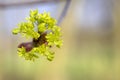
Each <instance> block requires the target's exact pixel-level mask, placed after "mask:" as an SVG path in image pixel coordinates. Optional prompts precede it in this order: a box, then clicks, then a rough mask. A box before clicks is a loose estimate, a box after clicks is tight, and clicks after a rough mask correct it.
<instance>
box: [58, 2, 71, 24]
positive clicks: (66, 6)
mask: <svg viewBox="0 0 120 80" xmlns="http://www.w3.org/2000/svg"><path fill="white" fill-rule="evenodd" d="M70 3H71V0H66V4H65V7H64V9H63V11H62V13H61V15H60V17H59V20H58V25H60V23H61V22H62V20H63V18H64V17H65V16H66V14H67V11H68V9H69V6H70Z"/></svg>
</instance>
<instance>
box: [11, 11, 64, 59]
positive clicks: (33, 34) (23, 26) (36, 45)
mask: <svg viewBox="0 0 120 80" xmlns="http://www.w3.org/2000/svg"><path fill="white" fill-rule="evenodd" d="M60 31H61V28H60V27H59V26H57V21H56V20H55V19H54V18H52V17H51V16H50V14H49V13H46V12H44V13H38V10H30V14H29V17H27V18H26V22H21V23H19V24H18V27H17V28H15V29H13V31H12V33H13V34H14V35H17V34H18V33H19V34H21V35H22V36H23V37H25V38H30V39H32V42H26V43H21V44H20V45H19V46H18V54H19V56H21V57H24V58H25V60H32V61H34V60H35V59H36V58H39V57H40V55H42V56H45V57H46V58H47V59H48V60H49V61H52V60H53V58H54V53H55V52H54V51H52V50H51V48H52V47H53V46H56V47H58V48H60V47H61V45H62V42H63V41H62V40H61V32H60Z"/></svg>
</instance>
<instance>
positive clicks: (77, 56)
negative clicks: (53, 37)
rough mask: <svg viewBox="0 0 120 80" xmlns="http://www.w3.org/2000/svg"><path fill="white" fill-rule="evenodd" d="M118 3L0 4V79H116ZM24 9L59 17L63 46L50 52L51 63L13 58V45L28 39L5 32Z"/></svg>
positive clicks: (40, 0) (17, 0) (18, 0)
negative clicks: (52, 54) (53, 55)
mask: <svg viewBox="0 0 120 80" xmlns="http://www.w3.org/2000/svg"><path fill="white" fill-rule="evenodd" d="M67 1H68V2H69V3H70V5H68V6H69V7H68V9H65V6H66V5H67V4H66V3H67ZM119 5H120V1H119V0H26V1H25V0H4V1H3V0H0V80H120V49H119V48H120V36H119V34H120V6H119ZM30 9H38V10H39V12H43V11H46V12H50V13H51V15H52V17H54V18H56V19H57V20H58V21H59V20H60V19H61V23H59V25H60V26H61V28H62V33H63V40H64V43H63V44H64V45H63V46H62V48H61V49H55V51H56V54H55V59H54V60H53V61H52V62H49V61H47V60H46V59H45V58H44V57H41V58H40V59H38V60H36V61H35V62H31V61H26V60H24V59H23V58H21V57H19V56H18V54H17V46H18V45H19V44H20V43H21V42H26V41H30V40H26V39H24V38H22V37H21V36H20V35H17V36H14V35H12V33H11V30H12V29H13V28H15V27H17V24H18V22H21V21H24V20H25V19H24V18H25V17H26V16H28V15H29V10H30ZM64 9H65V13H64ZM62 13H64V14H62ZM62 18H63V19H62Z"/></svg>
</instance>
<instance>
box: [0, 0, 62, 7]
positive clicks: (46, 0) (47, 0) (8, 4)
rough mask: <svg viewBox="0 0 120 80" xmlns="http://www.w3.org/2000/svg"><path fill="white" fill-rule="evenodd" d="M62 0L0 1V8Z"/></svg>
mask: <svg viewBox="0 0 120 80" xmlns="http://www.w3.org/2000/svg"><path fill="white" fill-rule="evenodd" d="M60 1H62V0H41V1H39V0H38V1H32V2H18V3H0V8H1V9H4V8H10V7H24V6H31V5H35V4H40V3H50V2H60Z"/></svg>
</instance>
